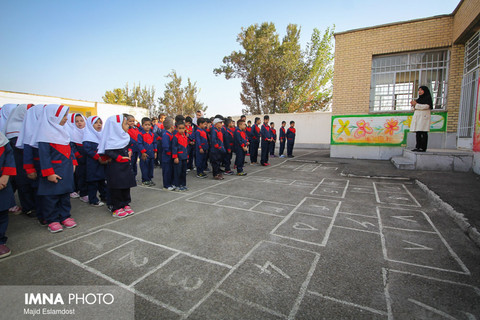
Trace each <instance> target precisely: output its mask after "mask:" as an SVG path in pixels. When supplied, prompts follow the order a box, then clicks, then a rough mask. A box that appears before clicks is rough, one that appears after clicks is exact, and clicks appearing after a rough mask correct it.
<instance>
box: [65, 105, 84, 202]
mask: <svg viewBox="0 0 480 320" xmlns="http://www.w3.org/2000/svg"><path fill="white" fill-rule="evenodd" d="M86 121H87V119H85V117H84V116H83V115H82V114H81V113H70V114H68V121H67V125H66V128H67V130H68V132H69V133H70V146H71V147H72V152H73V153H74V155H75V158H76V159H77V162H78V166H77V168H76V170H75V175H74V178H75V191H74V192H73V193H72V194H71V195H70V197H71V198H80V200H81V201H83V202H88V187H87V180H86V179H87V153H86V152H85V149H84V148H83V136H84V134H85V132H86V129H85V124H86Z"/></svg>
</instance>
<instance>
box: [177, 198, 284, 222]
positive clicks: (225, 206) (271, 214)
mask: <svg viewBox="0 0 480 320" xmlns="http://www.w3.org/2000/svg"><path fill="white" fill-rule="evenodd" d="M185 201H188V202H193V203H199V204H205V202H201V201H196V200H188V199H187V200H185ZM209 205H214V204H209ZM215 206H216V207H222V208H227V209H236V210H242V211H246V212H254V213H260V214H263V215H267V216H272V217H277V218H283V217H284V216H282V215H278V214H274V213H269V212H262V211H256V210H250V209H245V208H239V207H232V206H227V205H223V204H215Z"/></svg>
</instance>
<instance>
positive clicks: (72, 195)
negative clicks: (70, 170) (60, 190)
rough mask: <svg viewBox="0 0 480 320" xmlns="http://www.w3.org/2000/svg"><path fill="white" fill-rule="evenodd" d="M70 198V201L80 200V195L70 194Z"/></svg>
mask: <svg viewBox="0 0 480 320" xmlns="http://www.w3.org/2000/svg"><path fill="white" fill-rule="evenodd" d="M70 198H72V199H76V198H80V195H79V194H78V193H76V192H72V193H70Z"/></svg>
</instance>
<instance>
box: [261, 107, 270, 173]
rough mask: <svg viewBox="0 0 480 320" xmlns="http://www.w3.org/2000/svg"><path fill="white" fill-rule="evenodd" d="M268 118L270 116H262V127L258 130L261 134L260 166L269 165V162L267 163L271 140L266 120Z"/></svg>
mask: <svg viewBox="0 0 480 320" xmlns="http://www.w3.org/2000/svg"><path fill="white" fill-rule="evenodd" d="M269 120H270V117H269V116H268V115H265V116H264V117H263V125H262V129H261V130H260V133H261V136H262V155H261V158H260V163H261V165H262V166H269V165H270V163H268V153H269V152H270V143H271V142H272V140H273V139H272V131H271V129H270V126H269V125H268V121H269Z"/></svg>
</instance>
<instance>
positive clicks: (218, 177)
mask: <svg viewBox="0 0 480 320" xmlns="http://www.w3.org/2000/svg"><path fill="white" fill-rule="evenodd" d="M213 179H215V180H223V179H224V178H223V176H222V175H221V174H217V175H216V176H215V177H213Z"/></svg>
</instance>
